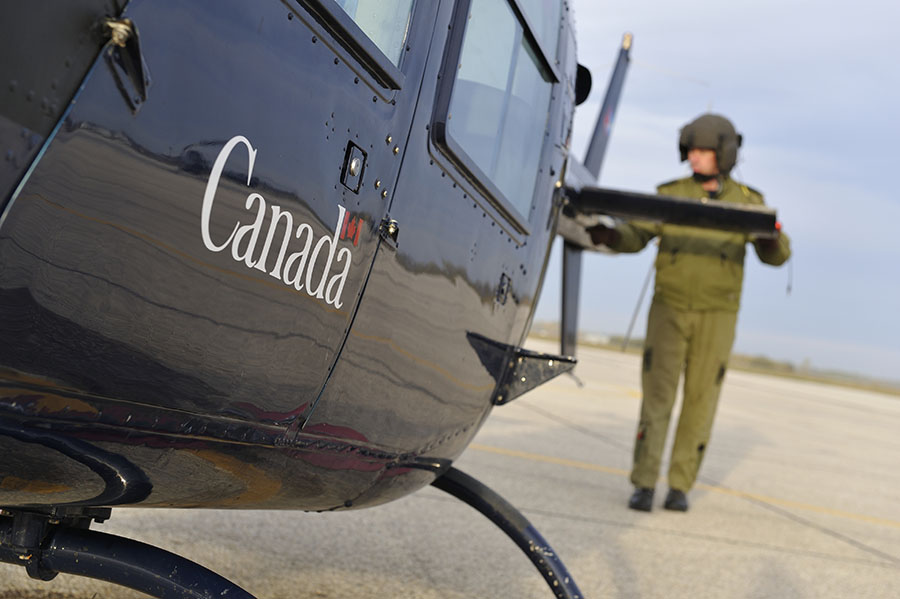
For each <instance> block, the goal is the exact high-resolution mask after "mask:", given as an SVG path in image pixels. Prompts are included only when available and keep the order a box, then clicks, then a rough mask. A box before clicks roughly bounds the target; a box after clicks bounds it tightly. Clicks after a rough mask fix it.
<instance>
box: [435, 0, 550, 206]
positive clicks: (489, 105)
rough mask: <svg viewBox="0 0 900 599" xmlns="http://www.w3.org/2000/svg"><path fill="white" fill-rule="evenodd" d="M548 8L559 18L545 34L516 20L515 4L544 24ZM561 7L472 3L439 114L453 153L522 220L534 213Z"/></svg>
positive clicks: (535, 0)
mask: <svg viewBox="0 0 900 599" xmlns="http://www.w3.org/2000/svg"><path fill="white" fill-rule="evenodd" d="M551 4H552V5H553V6H555V7H556V16H555V18H553V19H551V23H550V25H549V26H546V25H545V24H543V23H542V27H543V29H542V31H543V30H546V32H547V33H543V32H531V31H530V30H529V29H528V28H527V25H526V24H525V23H523V20H522V19H521V18H520V17H519V14H522V13H520V12H519V9H518V7H519V6H524V7H525V8H526V10H525V11H524V15H525V19H527V21H530V22H539V21H537V19H542V18H543V17H544V16H545V14H546V11H548V10H549V13H550V14H552V13H553V10H551V9H548V8H547V5H551ZM514 6H515V8H514ZM559 6H560V3H559V1H558V0H556V1H553V2H550V1H549V0H547V1H544V0H524V1H521V2H518V3H515V0H513V4H511V2H510V0H471V2H470V5H469V13H468V18H467V20H466V27H465V33H464V37H463V39H462V45H461V48H460V50H459V54H458V58H457V60H456V64H455V67H456V68H455V69H454V71H455V77H454V80H453V83H452V91H451V92H450V99H449V105H448V106H447V110H446V113H445V114H444V115H442V114H438V115H437V118H439V119H441V118H442V117H443V120H444V127H443V129H442V130H443V131H444V137H445V139H444V140H443V141H445V145H446V147H447V148H448V149H449V150H450V152H451V153H452V154H453V155H454V156H455V157H456V158H457V160H458V161H459V162H462V164H463V166H464V167H465V168H467V169H468V170H469V171H471V174H472V175H474V176H475V178H476V179H479V180H481V181H482V182H483V181H484V179H485V178H486V179H487V180H488V181H489V182H490V184H491V186H492V187H493V189H491V188H490V187H489V188H488V189H489V191H491V193H492V195H495V196H496V195H498V192H499V196H500V197H499V198H496V199H498V200H499V201H500V202H501V203H504V204H506V205H507V211H509V208H508V207H512V208H513V209H514V210H515V212H516V213H518V215H519V218H520V219H523V222H525V221H527V219H528V216H529V214H530V209H531V200H532V196H533V193H534V184H535V181H536V178H537V174H538V166H539V164H538V163H539V160H540V155H541V148H542V144H543V141H544V133H545V129H546V126H547V118H548V112H549V107H550V91H551V86H552V83H553V82H554V81H555V80H556V76H555V75H554V73H553V72H551V70H550V68H549V67H548V61H547V59H546V57H544V55H543V53H542V50H541V47H544V48H547V47H552V48H553V49H554V50H555V48H556V42H555V39H556V38H555V36H556V35H558V33H557V29H558V26H559ZM532 19H535V20H534V21H532ZM543 35H550V36H552V39H547V40H546V41H545V40H543V39H541V36H543ZM550 42H552V45H548V44H549V43H550ZM538 44H540V45H538ZM450 67H451V65H450V64H448V65H446V70H447V71H449V69H450ZM438 112H439V113H441V112H442V111H441V107H439V109H438ZM440 141H441V140H439V142H440Z"/></svg>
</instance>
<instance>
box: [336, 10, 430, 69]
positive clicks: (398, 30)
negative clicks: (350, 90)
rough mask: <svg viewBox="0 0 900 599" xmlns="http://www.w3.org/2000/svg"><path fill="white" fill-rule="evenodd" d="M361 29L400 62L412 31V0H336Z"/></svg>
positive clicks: (390, 56) (395, 62) (387, 54)
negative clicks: (404, 46)
mask: <svg viewBox="0 0 900 599" xmlns="http://www.w3.org/2000/svg"><path fill="white" fill-rule="evenodd" d="M336 1H337V3H338V5H339V6H340V7H341V8H342V9H344V12H346V13H347V14H348V15H350V18H351V19H353V21H354V22H356V24H357V25H358V26H359V28H360V29H362V30H363V32H364V33H365V34H366V35H367V36H368V37H369V39H371V40H372V41H373V42H375V45H376V46H378V49H379V50H381V51H382V52H384V54H385V56H387V57H388V58H389V59H391V61H392V62H393V63H394V64H395V65H398V66H399V64H400V57H401V56H403V44H405V43H406V35H407V33H408V31H409V19H410V15H411V13H412V3H413V0H336Z"/></svg>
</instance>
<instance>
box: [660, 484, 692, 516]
mask: <svg viewBox="0 0 900 599" xmlns="http://www.w3.org/2000/svg"><path fill="white" fill-rule="evenodd" d="M663 507H664V508H666V509H667V510H674V511H676V512H686V511H687V510H688V502H687V496H686V495H685V494H684V491H679V490H678V489H669V493H668V495H666V502H665V503H664V504H663Z"/></svg>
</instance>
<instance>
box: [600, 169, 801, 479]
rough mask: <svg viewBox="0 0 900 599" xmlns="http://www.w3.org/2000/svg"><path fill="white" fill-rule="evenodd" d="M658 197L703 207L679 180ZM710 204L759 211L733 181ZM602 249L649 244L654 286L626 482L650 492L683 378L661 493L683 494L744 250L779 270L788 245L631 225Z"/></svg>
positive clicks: (715, 391) (693, 188)
mask: <svg viewBox="0 0 900 599" xmlns="http://www.w3.org/2000/svg"><path fill="white" fill-rule="evenodd" d="M658 192H659V193H660V194H663V195H671V196H678V197H687V198H707V197H710V194H709V192H707V191H705V190H704V189H703V188H702V187H701V186H700V184H699V183H697V182H696V181H694V179H693V178H691V177H688V178H685V179H679V180H676V181H672V182H670V183H664V184H663V185H660V186H659V188H658ZM710 201H720V202H734V203H739V204H762V203H763V198H762V195H761V194H760V193H759V192H757V191H755V190H753V189H751V188H749V187H747V186H745V185H742V184H740V183H738V182H736V181H734V180H733V179H730V178H728V177H725V178H724V179H723V180H721V186H720V189H719V191H718V192H716V193H714V194H712V199H711V200H710ZM616 230H617V231H618V232H619V239H618V240H617V241H616V242H615V243H613V244H612V245H611V246H610V247H611V249H613V250H616V251H619V252H637V251H640V250H641V249H643V247H644V246H646V245H647V243H648V242H649V241H650V240H651V239H653V238H654V237H659V238H660V241H659V252H658V254H657V257H656V286H655V293H654V297H653V303H652V305H651V307H650V316H649V319H648V322H647V335H646V339H645V342H644V359H643V373H642V377H641V382H642V387H643V401H642V403H641V416H640V422H639V424H638V432H637V440H636V441H635V447H634V467H633V469H632V472H631V482H632V483H633V484H634V485H635V486H636V487H646V488H653V487H655V486H656V479H657V478H658V476H659V467H660V461H661V457H662V452H663V446H664V445H665V442H666V433H667V430H668V427H669V417H670V415H671V413H672V407H673V405H674V404H675V396H676V394H677V390H678V380H679V378H680V377H681V373H682V371H684V403H683V405H682V409H681V415H680V417H679V419H678V428H677V431H676V433H675V442H674V445H673V447H672V459H671V464H670V467H669V487H670V488H672V489H678V490H680V491H685V492H687V491H689V490H690V488H691V487H692V486H693V484H694V481H695V479H696V477H697V471H698V470H699V468H700V462H701V461H702V459H703V455H704V452H705V450H706V446H707V444H708V443H709V437H710V432H711V431H712V423H713V417H714V416H715V412H716V405H717V403H718V400H719V392H720V390H721V388H722V381H723V380H724V377H725V369H726V366H727V364H728V357H729V355H730V353H731V346H732V343H733V342H734V332H735V325H736V323H737V313H738V308H739V306H740V298H741V287H742V284H743V277H744V255H745V245H746V244H747V243H748V242H752V243H753V245H754V249H755V250H756V253H757V255H758V256H759V258H760V260H762V261H763V262H765V263H766V264H772V265H780V264H782V263H784V262H785V261H786V260H787V259H788V257H790V253H791V250H790V240H789V239H788V237H787V235H784V234H782V235H780V236H779V237H778V238H777V239H774V240H755V239H752V238H751V237H750V236H748V235H745V234H742V233H732V232H724V231H714V230H710V229H700V228H696V227H685V226H679V225H667V224H658V223H649V222H641V221H634V222H631V223H628V224H622V225H619V226H617V227H616Z"/></svg>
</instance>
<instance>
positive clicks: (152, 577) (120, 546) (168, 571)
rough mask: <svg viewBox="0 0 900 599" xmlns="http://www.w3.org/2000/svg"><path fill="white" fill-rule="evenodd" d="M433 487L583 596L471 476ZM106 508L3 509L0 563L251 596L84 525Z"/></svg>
mask: <svg viewBox="0 0 900 599" xmlns="http://www.w3.org/2000/svg"><path fill="white" fill-rule="evenodd" d="M432 485H434V486H435V487H437V488H438V489H441V490H442V491H445V492H447V493H449V494H451V495H453V496H454V497H456V498H457V499H461V500H462V501H464V502H465V503H467V504H469V505H470V506H472V507H474V508H475V509H476V510H478V511H479V512H481V513H482V514H484V515H485V516H487V518H488V519H489V520H490V521H491V522H493V523H494V524H496V525H497V526H499V527H500V528H501V529H502V530H503V532H505V533H506V534H507V536H509V537H510V538H511V539H512V540H513V541H515V543H516V545H518V546H519V548H520V549H522V551H523V552H525V554H526V555H527V556H528V558H529V559H530V560H531V561H532V563H534V565H535V567H536V568H537V569H538V571H539V572H540V573H541V575H542V576H543V577H544V579H545V580H546V581H547V584H548V585H550V588H551V589H552V590H553V593H554V594H555V595H556V597H558V598H559V599H581V598H582V597H583V596H582V594H581V591H580V590H579V589H578V586H577V585H576V584H575V581H574V580H572V577H571V576H570V575H569V572H568V570H566V567H565V565H564V564H563V563H562V561H561V560H560V559H559V557H558V556H557V555H556V553H555V552H554V551H553V549H552V548H551V547H550V545H549V544H548V543H547V541H545V540H544V538H543V537H542V536H541V534H540V533H539V532H538V531H537V530H536V529H535V528H534V527H533V526H532V525H531V523H530V522H528V520H527V519H526V518H525V516H523V515H522V513H521V512H519V510H517V509H516V508H515V507H513V506H512V505H511V504H510V503H509V502H508V501H506V500H505V499H503V498H502V497H501V496H500V495H498V494H497V493H495V492H494V491H492V490H491V489H489V488H488V487H486V486H485V485H483V484H482V483H480V482H478V481H477V480H475V479H474V478H472V477H471V476H469V475H467V474H465V473H464V472H461V471H460V470H457V469H456V468H453V467H451V468H449V469H448V470H447V471H446V472H445V473H444V474H443V475H442V476H440V477H439V478H437V479H436V480H435V481H434V482H433V483H432ZM110 511H111V510H110V509H109V508H82V507H58V508H53V509H51V510H49V511H46V512H44V511H28V510H9V509H7V510H0V562H7V563H11V564H18V565H21V566H24V567H25V569H26V571H27V572H28V574H29V576H31V577H32V578H35V579H38V580H45V581H47V580H52V579H53V578H55V577H56V575H57V574H58V573H60V572H62V573H65V574H74V575H76V576H85V577H87V578H96V579H98V580H105V581H107V582H111V583H113V584H117V585H120V586H124V587H127V588H130V589H134V590H136V591H140V592H142V593H146V594H148V595H150V596H152V597H157V598H158V599H207V598H208V597H223V596H226V595H227V596H228V597H229V598H230V599H255V598H254V597H253V595H251V594H250V593H248V592H247V591H245V590H244V589H242V588H240V587H239V586H237V585H235V584H234V583H232V582H230V581H228V580H226V579H225V578H223V577H222V576H219V575H218V574H216V573H215V572H213V571H212V570H209V569H207V568H204V567H203V566H201V565H199V564H197V563H195V562H192V561H191V560H189V559H187V558H184V557H181V556H179V555H176V554H174V553H170V552H168V551H166V550H164V549H160V548H159V547H154V546H152V545H148V544H146V543H141V542H139V541H134V540H132V539H127V538H124V537H119V536H116V535H112V534H107V533H102V532H98V531H95V530H88V528H89V526H90V525H91V524H92V523H93V522H95V521H96V522H103V521H105V520H107V519H108V518H109V515H110Z"/></svg>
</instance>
